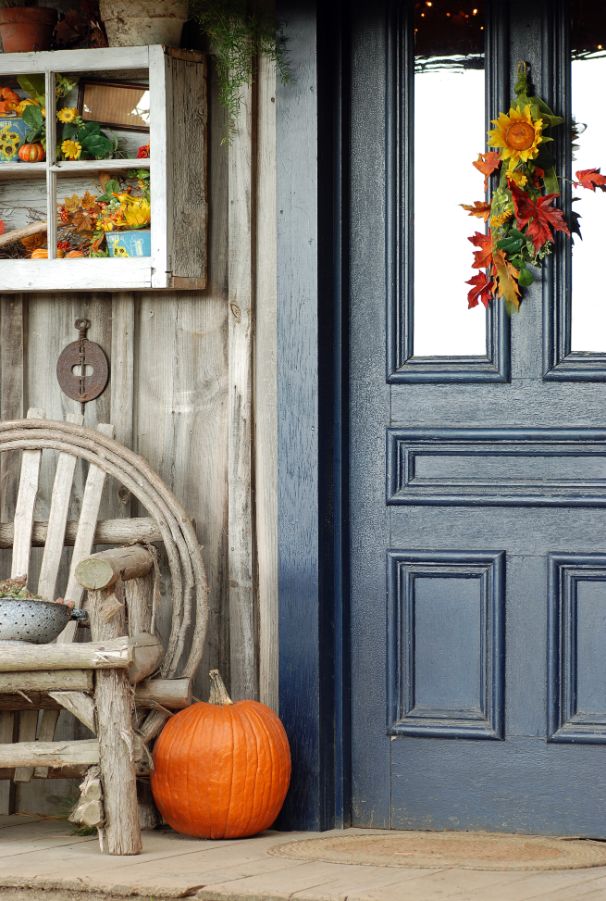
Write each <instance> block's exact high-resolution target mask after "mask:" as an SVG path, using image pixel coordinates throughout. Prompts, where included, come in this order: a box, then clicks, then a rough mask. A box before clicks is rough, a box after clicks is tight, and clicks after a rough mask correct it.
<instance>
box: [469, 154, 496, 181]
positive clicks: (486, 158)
mask: <svg viewBox="0 0 606 901" xmlns="http://www.w3.org/2000/svg"><path fill="white" fill-rule="evenodd" d="M472 165H474V166H475V167H476V169H478V170H479V171H480V172H481V173H482V175H483V176H484V190H486V188H487V187H488V176H489V175H492V173H493V172H496V170H497V169H498V168H499V166H500V165H501V154H500V153H496V151H494V150H489V151H488V153H479V154H478V158H477V160H476V161H475V163H473V164H472Z"/></svg>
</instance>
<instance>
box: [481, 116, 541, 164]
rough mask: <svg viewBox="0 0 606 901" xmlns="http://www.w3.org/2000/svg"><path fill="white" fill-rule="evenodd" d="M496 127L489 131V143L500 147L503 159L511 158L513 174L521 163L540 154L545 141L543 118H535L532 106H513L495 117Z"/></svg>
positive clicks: (491, 145) (494, 123)
mask: <svg viewBox="0 0 606 901" xmlns="http://www.w3.org/2000/svg"><path fill="white" fill-rule="evenodd" d="M492 124H493V125H495V126H496V127H495V128H494V129H492V130H491V131H489V132H488V145H489V146H490V147H498V148H499V149H500V150H501V151H502V153H501V157H502V159H503V160H509V165H508V167H507V168H508V172H509V173H510V174H511V173H512V172H513V170H514V169H515V168H516V167H517V166H518V164H519V163H527V162H528V160H533V159H535V157H537V156H538V154H539V144H540V143H541V142H542V141H543V134H542V132H543V120H542V119H533V118H532V114H531V112H530V106H529V105H528V104H527V105H526V106H512V107H511V108H510V110H509V113H501V114H500V115H499V118H498V119H493V122H492Z"/></svg>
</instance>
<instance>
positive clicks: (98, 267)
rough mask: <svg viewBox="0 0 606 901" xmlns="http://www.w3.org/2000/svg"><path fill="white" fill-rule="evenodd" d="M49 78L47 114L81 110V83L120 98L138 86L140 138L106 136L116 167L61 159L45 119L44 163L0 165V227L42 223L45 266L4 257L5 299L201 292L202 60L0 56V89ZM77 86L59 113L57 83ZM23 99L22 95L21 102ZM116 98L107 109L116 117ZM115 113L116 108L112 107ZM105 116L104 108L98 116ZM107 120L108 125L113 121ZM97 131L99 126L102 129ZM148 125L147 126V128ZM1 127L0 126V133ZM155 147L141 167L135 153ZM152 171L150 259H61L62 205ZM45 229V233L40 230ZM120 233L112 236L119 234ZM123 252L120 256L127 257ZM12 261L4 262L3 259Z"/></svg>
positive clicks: (1, 287)
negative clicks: (21, 294) (32, 294)
mask: <svg viewBox="0 0 606 901" xmlns="http://www.w3.org/2000/svg"><path fill="white" fill-rule="evenodd" d="M33 75H35V76H38V77H40V76H44V78H45V98H46V110H47V111H48V110H53V109H55V108H60V107H63V106H68V105H69V106H75V105H76V104H77V103H78V97H80V103H82V98H83V96H85V95H83V93H82V86H83V83H84V82H89V83H90V82H93V83H94V82H99V83H101V84H103V83H105V89H106V90H105V94H104V95H103V96H105V98H106V100H107V99H108V91H109V90H110V89H111V87H112V85H113V86H117V88H118V94H116V98H118V97H121V96H124V94H125V92H124V91H123V90H122V91H121V92H120V88H124V87H126V86H128V85H129V84H134V85H138V86H142V87H144V88H147V90H146V91H145V92H144V94H142V95H141V96H144V97H145V103H144V104H142V105H141V110H142V111H141V121H143V128H142V130H140V129H141V126H140V125H139V128H138V129H137V130H135V129H134V128H131V127H130V126H129V125H128V124H127V125H126V126H125V127H122V128H120V129H118V128H117V127H115V125H112V124H111V123H110V124H107V125H105V124H102V128H103V130H104V131H105V132H106V133H109V134H111V135H113V136H115V137H118V139H119V150H118V153H119V154H120V156H119V157H116V158H112V159H107V160H88V159H86V160H83V159H78V160H64V159H59V157H60V155H61V154H60V153H58V149H57V141H58V137H59V136H58V128H60V125H59V123H58V122H57V120H56V116H55V115H49V114H47V115H46V130H47V134H46V142H47V149H46V160H45V161H44V162H22V161H17V160H15V161H8V162H6V161H2V162H0V219H2V220H3V223H4V230H5V233H8V232H9V231H12V230H14V229H17V228H22V227H27V226H29V225H31V224H32V222H36V221H37V220H39V221H41V222H42V223H43V222H46V238H44V234H43V239H44V241H45V246H46V247H47V249H48V259H30V258H28V257H25V258H23V252H24V251H23V249H22V245H19V252H18V254H16V255H15V256H18V257H19V258H14V257H13V256H12V253H13V252H12V251H10V252H8V251H7V247H6V245H5V246H4V247H3V248H2V251H3V252H2V254H0V291H2V292H16V291H55V290H61V291H66V290H74V291H76V290H87V289H90V290H94V291H124V290H126V291H131V290H137V289H140V290H149V289H153V288H158V289H190V290H192V289H201V288H204V287H205V286H206V267H207V159H206V157H207V93H206V63H205V58H204V56H202V55H201V54H198V53H194V52H190V51H181V50H170V49H167V48H165V47H162V46H155V45H154V46H147V47H125V48H107V49H93V50H65V51H50V52H43V53H13V54H0V86H9V87H12V88H16V89H17V92H19V83H18V80H17V79H19V78H20V77H21V79H23V76H30V77H31V76H33ZM58 76H65V77H67V78H72V79H73V80H77V81H78V88H76V89H74V91H73V92H72V94H71V95H70V96H69V97H67V98H65V99H64V100H62V101H60V103H59V104H57V103H56V101H55V97H56V80H57V77H58ZM22 94H23V92H21V96H22ZM111 101H112V98H111V93H110V94H109V103H106V109H107V113H108V116H109V112H111V111H112V102H111ZM115 107H116V111H118V107H119V102H118V99H116V104H115ZM99 110H102V106H100V107H99ZM109 118H111V117H109ZM98 121H100V120H98ZM146 122H147V125H146V124H145V123H146ZM2 124H3V123H2V122H0V126H1V125H2ZM147 143H149V144H150V148H151V151H150V157H149V158H148V159H138V158H137V147H138V145H143V144H147ZM136 169H142V170H149V173H150V182H149V183H150V199H151V226H150V229H151V252H150V254H149V255H148V256H128V257H89V256H86V257H78V258H69V259H67V258H60V257H59V258H58V257H57V252H56V246H57V241H58V239H59V238H60V237H61V229H62V220H61V218H60V212H59V211H60V208H61V206H62V205H63V204H64V202H65V200H66V198H68V197H70V196H74V195H80V196H81V195H82V194H83V192H85V191H89V192H91V193H92V194H93V195H94V194H95V192H96V194H97V195H99V194H100V193H101V192H102V188H101V186H100V182H99V176H100V175H101V177H102V179H103V173H107V174H108V175H109V176H112V177H116V176H120V175H121V174H122V175H125V174H126V173H128V172H129V171H131V172H132V171H133V170H136ZM41 227H42V228H44V226H43V225H42V226H41ZM117 233H118V232H116V234H117ZM121 249H124V248H121ZM7 257H8V258H7Z"/></svg>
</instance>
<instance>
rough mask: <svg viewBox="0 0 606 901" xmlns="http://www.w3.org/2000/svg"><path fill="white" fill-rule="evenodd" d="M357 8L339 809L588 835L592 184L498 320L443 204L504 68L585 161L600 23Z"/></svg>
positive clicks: (605, 500)
mask: <svg viewBox="0 0 606 901" xmlns="http://www.w3.org/2000/svg"><path fill="white" fill-rule="evenodd" d="M354 6H355V10H354V11H352V18H351V59H350V63H351V65H350V71H351V84H350V92H349V96H350V109H349V116H348V142H349V148H350V153H349V166H348V170H349V171H348V194H349V199H350V216H349V219H348V237H349V253H348V259H349V289H350V290H349V295H350V314H349V323H350V334H349V374H350V380H349V407H350V425H349V446H350V467H349V483H350V484H349V498H350V501H349V503H350V511H351V515H350V574H351V594H350V596H351V616H350V621H351V622H350V624H351V670H352V694H351V696H352V714H351V716H352V794H353V821H354V824H355V825H360V826H377V827H391V828H420V829H491V830H503V831H522V832H537V833H556V834H557V833H561V834H577V835H591V836H602V837H606V779H605V778H604V773H605V772H606V318H605V314H604V310H605V309H606V305H605V301H606V297H605V296H604V295H605V292H606V288H605V279H604V262H603V260H604V245H603V241H604V233H605V230H604V225H605V224H606V198H604V197H597V196H595V197H594V196H593V195H591V196H589V195H588V197H587V199H586V198H583V200H582V201H581V202H580V203H579V204H577V205H576V209H577V211H578V212H580V213H581V215H582V216H583V220H582V221H583V223H584V226H585V234H584V239H585V240H584V243H583V244H582V245H580V244H579V243H578V242H577V244H576V245H575V250H574V253H572V254H571V250H570V245H569V244H568V245H567V244H566V243H565V242H562V244H561V245H560V244H559V243H558V246H557V253H556V255H554V257H553V258H552V260H551V261H550V262H548V264H547V265H546V267H545V268H544V270H543V276H542V278H539V280H538V281H537V282H535V284H534V285H533V286H532V287H531V288H530V289H528V291H527V293H526V297H525V300H524V302H523V305H522V308H521V311H520V313H519V314H517V315H514V316H512V317H511V320H510V319H509V317H508V316H507V315H506V314H505V311H504V310H503V309H502V307H500V306H498V305H497V306H493V307H492V309H491V310H489V312H488V315H484V313H483V310H482V308H481V307H480V308H477V309H474V310H470V311H468V310H467V309H466V307H467V299H466V294H467V290H468V288H467V286H465V284H464V281H465V279H466V278H468V277H469V276H470V275H471V272H472V271H471V269H470V268H469V262H470V256H469V253H470V251H471V250H472V248H471V245H469V243H468V242H467V240H466V236H467V235H469V234H471V233H472V232H473V231H476V230H482V228H483V223H482V222H481V221H480V220H477V219H469V218H467V217H466V216H465V213H464V212H463V211H462V210H460V209H459V207H458V203H471V202H472V201H473V200H474V199H479V198H480V197H481V195H482V178H481V176H479V175H478V173H474V171H473V169H472V167H471V165H470V163H471V161H472V160H474V159H475V158H476V156H477V154H478V153H479V152H480V151H483V150H485V146H484V141H485V130H486V126H487V124H488V121H487V120H488V119H489V118H495V117H496V114H497V112H498V111H499V110H507V109H508V108H509V99H510V81H509V73H510V72H514V71H515V66H516V62H517V61H518V60H525V61H527V62H528V63H529V64H530V67H531V74H532V78H533V81H534V85H535V88H536V90H537V93H539V94H541V95H542V96H544V97H545V98H546V99H547V100H548V101H549V102H550V103H551V105H553V106H554V107H555V108H556V109H557V110H558V111H559V112H563V113H565V114H567V115H568V117H569V119H570V115H571V114H572V115H575V114H576V116H577V118H578V119H579V120H580V121H582V122H583V124H584V125H587V128H586V130H582V129H581V128H579V129H578V132H579V134H578V137H577V139H576V143H577V144H578V145H579V147H578V150H577V160H578V162H577V163H576V164H575V169H576V168H577V167H578V168H586V167H587V166H591V165H600V164H602V165H603V166H605V167H606V130H605V128H604V125H603V124H602V120H605V121H606V117H605V116H604V112H603V105H602V104H601V102H600V98H599V90H600V87H599V86H600V85H603V84H604V77H605V75H606V59H604V47H606V16H605V15H604V12H603V11H602V10H601V6H602V5H601V4H594V3H593V4H592V3H586V2H582V0H571V2H570V3H560V2H553V3H549V2H537V0H523V2H522V0H511V2H510V3H493V4H492V5H491V4H490V3H488V2H487V0H485V2H474V3H471V2H465V0H463V2H459V3H456V4H454V3H452V2H448V0H434V2H433V3H421V2H405V3H400V4H392V3H389V2H383V0H377V2H376V3H374V4H372V6H371V5H370V4H367V3H361V2H360V3H359V4H354ZM485 111H486V112H485ZM566 134H567V135H568V137H569V138H570V137H571V133H570V129H568V131H567V132H566V129H564V130H563V135H564V137H566ZM567 144H568V146H567ZM592 154H593V155H594V156H596V155H597V157H598V158H596V159H594V160H593V162H592V161H591V159H589V156H590V155H592ZM559 166H560V168H561V172H562V173H563V174H564V175H566V174H568V176H570V172H571V166H572V162H571V159H570V142H567V141H563V143H562V149H561V151H559ZM468 173H469V176H470V177H471V182H469V180H468ZM564 184H569V183H568V182H564ZM470 192H471V193H470ZM569 193H570V191H569V188H567V189H566V196H564V197H563V198H562V202H564V203H567V202H569ZM600 201H601V206H600ZM478 222H479V227H478Z"/></svg>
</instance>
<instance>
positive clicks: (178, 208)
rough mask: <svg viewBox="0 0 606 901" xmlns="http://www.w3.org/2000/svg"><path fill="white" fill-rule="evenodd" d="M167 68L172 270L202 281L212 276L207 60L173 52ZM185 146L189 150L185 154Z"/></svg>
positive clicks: (174, 272) (182, 275) (180, 276)
mask: <svg viewBox="0 0 606 901" xmlns="http://www.w3.org/2000/svg"><path fill="white" fill-rule="evenodd" d="M168 68H169V71H170V73H171V77H170V85H171V106H170V108H169V110H168V115H169V125H168V131H167V134H168V136H169V140H171V141H172V144H173V146H172V150H171V151H169V154H168V159H167V166H169V167H171V169H172V174H171V176H170V178H169V186H170V189H171V203H170V207H169V220H170V224H171V233H172V241H171V248H170V250H171V258H172V273H173V275H174V276H177V277H178V278H193V279H197V280H200V281H201V282H202V284H203V283H204V281H205V280H206V277H207V252H208V248H207V242H206V240H204V239H203V236H206V234H207V228H208V202H207V171H208V166H207V151H206V133H207V127H208V122H207V99H206V98H207V90H206V61H204V62H201V63H200V62H193V61H186V60H183V59H173V58H171V57H170V56H169V57H168ZM183 147H187V148H189V151H190V152H189V153H185V154H184V153H183V152H182V148H183ZM198 150H199V151H200V152H198ZM201 238H202V239H201Z"/></svg>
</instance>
